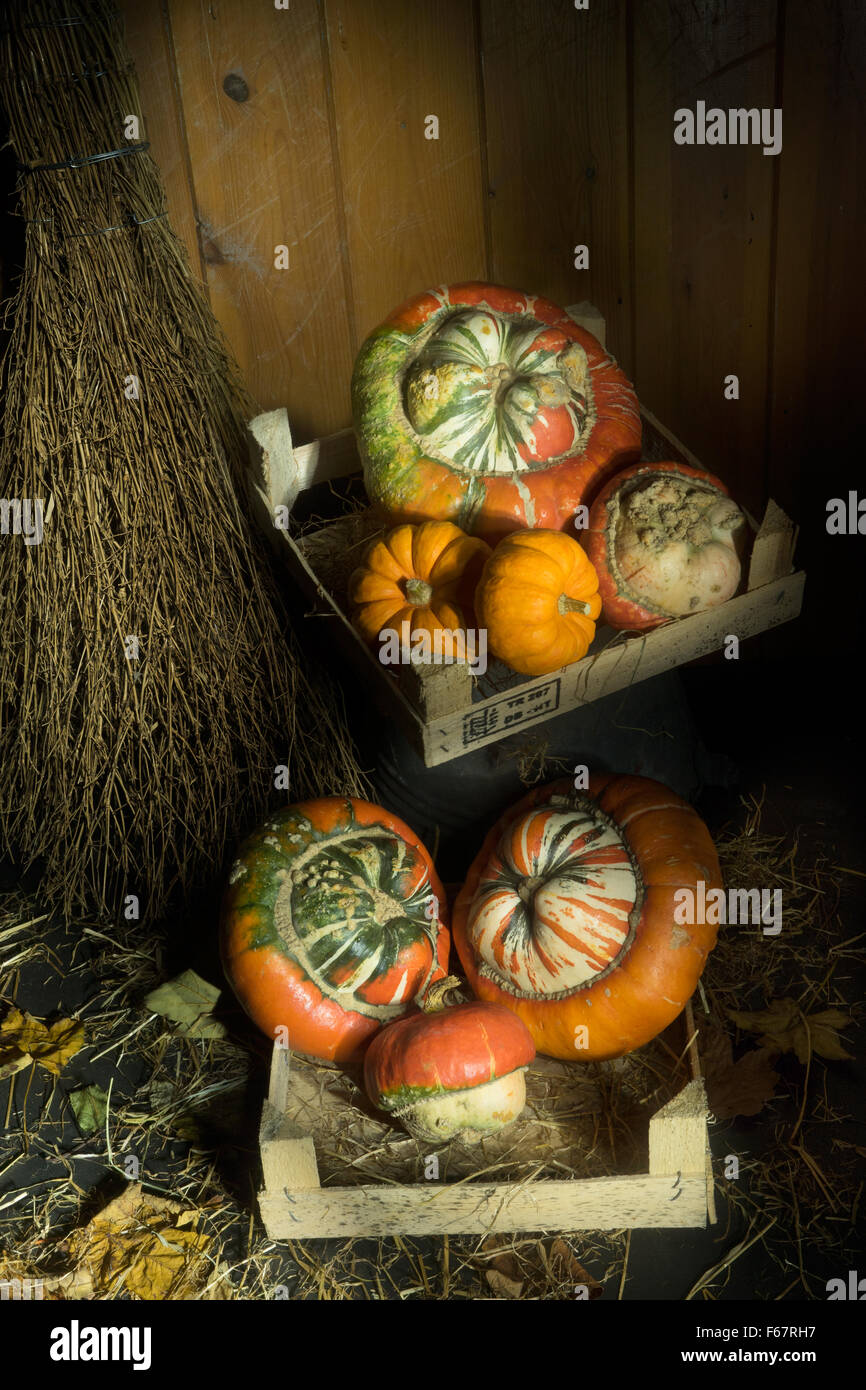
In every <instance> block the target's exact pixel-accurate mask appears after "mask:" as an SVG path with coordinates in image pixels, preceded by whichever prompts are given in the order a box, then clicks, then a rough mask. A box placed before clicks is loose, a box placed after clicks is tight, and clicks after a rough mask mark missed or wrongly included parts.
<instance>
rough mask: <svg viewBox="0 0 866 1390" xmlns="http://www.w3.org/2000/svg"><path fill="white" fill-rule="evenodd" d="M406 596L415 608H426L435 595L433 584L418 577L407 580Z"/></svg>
mask: <svg viewBox="0 0 866 1390" xmlns="http://www.w3.org/2000/svg"><path fill="white" fill-rule="evenodd" d="M405 588H406V597H407V599H408V600H409V602H410V603H411V604H412V607H413V608H426V607H427V604H428V603H429V602H430V600H431V598H432V597H433V585H432V584H428V583H427V580H426V579H418V578H417V577H415V578H412V579H407V580H406V585H405Z"/></svg>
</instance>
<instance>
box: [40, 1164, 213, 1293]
mask: <svg viewBox="0 0 866 1390" xmlns="http://www.w3.org/2000/svg"><path fill="white" fill-rule="evenodd" d="M195 1216H196V1213H189V1212H188V1210H187V1209H185V1208H183V1207H182V1206H181V1205H180V1204H179V1203H178V1202H172V1201H170V1200H169V1199H168V1198H165V1197H153V1196H151V1195H150V1193H147V1192H143V1191H142V1189H141V1184H140V1183H131V1184H130V1185H129V1187H127V1188H126V1189H125V1190H124V1192H123V1193H122V1194H121V1195H120V1196H119V1197H117V1198H116V1199H115V1200H114V1201H113V1202H110V1203H109V1205H108V1206H107V1207H105V1209H104V1210H103V1211H101V1212H99V1213H98V1214H97V1215H96V1216H94V1218H93V1220H92V1221H90V1222H89V1223H88V1225H86V1226H82V1227H79V1229H78V1230H75V1231H73V1232H72V1235H71V1236H70V1237H69V1239H68V1240H67V1241H65V1242H64V1247H63V1248H64V1249H65V1250H66V1252H67V1253H68V1255H69V1256H70V1257H71V1258H72V1259H73V1260H74V1261H75V1264H74V1267H73V1268H72V1269H71V1270H69V1271H67V1273H66V1274H63V1275H61V1276H60V1277H59V1278H57V1279H52V1280H50V1281H47V1282H46V1288H47V1287H48V1286H49V1283H50V1286H51V1288H52V1289H55V1290H56V1291H57V1292H61V1293H62V1294H63V1296H64V1297H66V1298H110V1297H112V1296H114V1295H116V1294H117V1293H120V1292H121V1291H123V1292H125V1293H129V1294H132V1295H133V1296H134V1297H135V1298H141V1299H147V1300H151V1299H166V1298H171V1299H185V1298H190V1297H192V1298H196V1297H198V1294H199V1292H200V1290H201V1289H202V1288H203V1287H204V1286H205V1285H206V1284H207V1282H208V1277H212V1269H211V1266H210V1264H209V1263H205V1261H204V1260H203V1258H202V1257H203V1256H204V1254H205V1253H206V1251H207V1249H208V1247H209V1245H210V1243H211V1237H210V1236H207V1235H204V1234H203V1233H202V1232H200V1231H198V1230H196V1229H194V1228H191V1227H192V1220H191V1218H194V1217H195ZM182 1223H183V1224H182Z"/></svg>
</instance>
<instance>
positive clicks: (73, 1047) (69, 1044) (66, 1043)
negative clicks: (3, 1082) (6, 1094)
mask: <svg viewBox="0 0 866 1390" xmlns="http://www.w3.org/2000/svg"><path fill="white" fill-rule="evenodd" d="M85 1041H86V1039H85V1037H84V1024H83V1023H81V1022H79V1020H78V1019H77V1018H61V1019H58V1020H57V1022H56V1023H50V1024H46V1023H43V1022H42V1020H41V1019H38V1018H33V1017H32V1016H31V1015H30V1014H27V1013H22V1011H21V1010H20V1009H14V1008H13V1009H10V1010H9V1012H8V1014H7V1015H6V1017H5V1018H4V1020H3V1022H2V1023H0V1062H2V1063H3V1064H5V1066H11V1070H14V1069H15V1066H14V1065H11V1064H15V1065H19V1064H20V1061H19V1059H20V1058H21V1056H26V1057H28V1058H29V1059H31V1060H32V1061H34V1062H38V1063H39V1065H40V1067H45V1068H46V1070H47V1071H50V1072H53V1073H54V1075H55V1076H59V1074H60V1072H61V1071H62V1070H63V1068H64V1066H65V1065H66V1063H67V1062H68V1061H69V1059H70V1057H74V1056H75V1054H76V1052H80V1051H81V1049H82V1047H84V1045H85ZM10 1074H11V1071H10Z"/></svg>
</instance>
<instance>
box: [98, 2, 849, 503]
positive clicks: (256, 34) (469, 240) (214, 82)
mask: <svg viewBox="0 0 866 1390" xmlns="http://www.w3.org/2000/svg"><path fill="white" fill-rule="evenodd" d="M123 6H124V8H125V11H126V13H127V16H128V26H127V27H128V38H129V43H130V47H131V49H132V52H133V57H134V58H135V60H136V64H137V68H138V72H139V78H140V82H141V88H142V108H143V114H144V117H145V121H146V129H147V134H148V135H149V137H150V139H151V140H152V141H153V145H154V150H155V153H156V157H157V159H158V160H159V162H160V165H161V167H162V170H163V173H164V176H165V180H166V185H167V191H168V199H169V206H170V209H171V212H172V216H173V220H174V224H175V226H176V228H177V230H178V231H179V232H180V234H181V235H182V236H183V238H184V240H185V241H186V243H187V245H188V247H189V251H190V258H191V263H192V265H193V267H194V269H195V270H196V272H197V273H198V274H200V275H202V276H203V277H204V278H205V281H206V284H207V289H208V293H209V294H210V298H211V302H212V304H213V307H214V310H215V312H216V313H217V315H218V317H219V319H220V321H221V322H222V324H223V325H224V328H225V330H226V332H227V335H228V337H229V340H230V342H231V344H232V346H233V348H234V351H235V353H236V355H237V357H238V360H239V362H240V364H241V367H242V369H243V371H244V373H245V375H246V378H247V381H248V384H249V386H250V389H251V390H252V392H253V394H254V396H255V397H256V399H257V400H258V401H259V403H260V405H261V406H262V407H263V408H270V407H272V406H275V405H280V404H285V405H287V406H288V409H289V413H290V417H291V419H292V421H293V426H294V429H295V433H296V435H297V437H298V439H299V440H300V441H302V442H303V441H306V440H309V439H312V438H315V437H316V436H318V435H321V434H325V433H329V432H331V431H333V430H336V429H339V428H341V427H343V426H344V425H346V424H348V423H349V419H350V417H349V401H348V384H349V377H350V373H351V365H352V360H353V357H354V354H355V352H356V351H357V348H358V346H359V344H360V342H361V341H362V339H363V337H364V336H365V335H366V333H367V332H368V331H369V330H370V329H371V328H372V327H373V326H374V325H375V324H376V323H377V322H378V321H379V320H380V319H381V318H382V317H383V315H384V314H385V313H386V312H387V311H388V309H389V308H391V307H393V306H394V305H395V304H397V303H399V302H400V301H401V300H402V299H404V298H405V297H406V296H408V295H410V294H413V293H416V292H417V291H419V290H421V289H423V288H426V287H427V286H428V285H432V284H436V283H441V282H443V281H448V280H456V279H467V278H476V277H487V278H489V279H493V280H497V281H499V282H500V283H511V284H514V285H520V286H523V287H525V288H530V289H534V290H537V291H541V292H542V293H545V294H547V295H549V296H550V297H551V298H553V299H554V300H557V301H558V302H560V303H571V302H574V301H576V300H581V299H590V300H592V301H594V302H595V303H597V304H598V305H599V306H600V308H601V309H602V311H603V312H604V314H605V317H606V319H607V322H608V342H609V344H610V346H611V348H612V350H613V351H614V352H615V353H616V355H617V356H618V357H619V359H620V361H621V362H622V363H623V365H624V367H625V368H626V370H627V371H628V372H629V373H630V374H631V376H632V377H633V379H634V380H635V383H636V385H637V388H638V391H639V393H640V395H641V397H642V399H643V400H644V402H645V404H646V405H647V406H648V407H649V408H650V409H651V410H653V411H654V412H655V413H656V414H657V415H659V416H660V417H661V418H662V419H663V420H664V421H665V422H666V423H667V424H668V425H669V426H671V427H672V428H673V429H674V431H675V432H676V433H677V434H679V435H680V437H681V438H683V439H684V440H685V441H686V442H687V443H688V445H689V447H690V448H691V449H692V450H693V451H694V452H695V453H696V454H697V455H698V456H699V457H700V458H702V459H703V461H704V462H705V463H706V464H707V466H708V467H711V468H713V469H715V470H717V471H718V472H720V473H721V474H722V476H723V477H725V478H726V480H727V481H728V483H729V484H730V486H731V488H732V490H733V491H734V492H735V494H736V495H737V497H738V498H739V499H740V500H742V501H743V502H745V504H746V505H747V506H749V507H750V508H752V509H755V510H757V509H759V508H760V507H761V505H762V503H763V500H764V498H765V496H766V495H767V494H768V492H769V491H772V492H774V493H775V495H776V496H777V497H778V498H779V500H780V501H781V502H782V503H783V504H784V505H786V506H789V507H794V508H796V506H797V502H798V498H799V497H800V495H801V493H802V491H803V489H802V486H801V481H802V479H803V478H804V477H805V473H806V470H807V468H808V459H807V457H806V452H807V451H806V450H805V448H804V440H806V438H807V437H809V431H810V430H811V431H812V432H813V433H814V431H815V428H816V426H815V421H816V408H817V409H819V410H820V412H821V413H822V417H823V418H825V419H828V420H831V421H832V422H833V430H834V431H835V434H834V438H836V439H837V440H838V442H839V443H840V444H841V439H842V436H843V435H844V433H845V429H846V424H845V411H844V408H843V406H844V403H845V399H846V393H849V392H850V393H851V394H850V395H848V396H847V399H848V400H850V401H853V400H854V399H855V398H856V396H855V394H854V393H856V392H857V388H858V385H859V383H858V382H857V381H856V380H855V374H856V372H857V370H858V365H859V360H860V352H859V333H858V329H859V326H860V324H861V323H862V321H863V309H864V307H866V306H864V304H863V298H862V287H863V281H862V275H861V274H860V272H859V265H860V262H861V260H862V255H861V253H860V250H859V242H860V241H862V235H863V226H864V219H863V211H864V209H863V201H864V187H866V182H864V178H863V170H862V143H863V128H864V127H863V101H862V97H861V96H860V94H859V92H858V90H857V80H858V79H857V74H858V73H862V72H863V71H864V70H866V23H864V12H863V9H862V6H861V5H860V4H859V0H818V3H815V0H762V3H761V4H756V3H754V0H699V3H695V0H604V3H602V0H590V4H589V7H588V9H585V10H579V9H577V8H576V7H575V5H574V3H573V0H428V2H427V3H424V4H421V3H412V4H407V3H405V0H289V3H288V7H287V8H286V9H277V8H276V6H272V5H270V4H268V3H265V0H261V3H256V4H251V3H249V0H211V2H210V3H209V4H205V3H203V0H123ZM698 100H703V101H705V102H706V103H707V106H708V107H709V106H719V107H722V108H724V109H726V110H727V109H728V108H729V107H752V106H756V107H759V108H762V107H766V108H771V109H772V108H774V107H777V106H781V107H782V108H783V113H784V116H783V120H784V125H783V153H782V155H781V156H778V157H771V156H765V155H764V154H763V152H762V150H761V148H760V147H755V146H727V147H725V146H719V147H703V148H698V147H687V146H678V145H675V143H674V141H673V113H674V111H675V110H676V108H678V107H680V106H685V107H690V108H692V109H693V108H694V106H695V103H696V102H697V101H698ZM430 116H435V117H436V118H437V119H438V139H428V138H426V135H425V131H426V129H427V128H428V126H429V122H428V117H430ZM580 244H586V245H587V246H588V248H589V267H588V268H587V269H576V268H575V266H574V248H575V246H577V245H580ZM279 245H284V246H286V247H287V248H288V259H289V265H288V269H277V268H276V267H275V264H274V257H275V247H277V246H279ZM731 373H734V374H736V375H737V377H738V378H739V389H740V396H739V399H738V400H736V401H732V400H726V399H725V395H724V378H725V377H726V376H727V375H729V374H731ZM798 479H799V480H801V481H800V482H798Z"/></svg>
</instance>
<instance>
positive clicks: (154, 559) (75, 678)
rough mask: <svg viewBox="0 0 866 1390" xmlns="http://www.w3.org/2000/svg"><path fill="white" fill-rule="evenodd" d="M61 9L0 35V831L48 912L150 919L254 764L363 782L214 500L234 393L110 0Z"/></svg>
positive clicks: (230, 807) (236, 818)
mask: <svg viewBox="0 0 866 1390" xmlns="http://www.w3.org/2000/svg"><path fill="white" fill-rule="evenodd" d="M73 9H74V15H75V16H79V17H82V18H81V19H80V20H79V22H73V19H70V18H67V20H66V22H62V17H63V15H64V13H65V11H68V7H65V11H64V10H62V9H59V8H58V7H57V6H55V5H52V4H50V3H48V0H25V3H19V4H17V5H15V6H14V7H12V8H11V9H9V8H7V9H6V11H5V13H4V33H3V35H2V38H0V101H2V105H3V108H4V110H5V113H6V117H7V120H8V125H9V134H10V140H11V144H12V147H13V150H14V152H15V155H16V157H17V159H18V162H19V164H20V165H21V166H22V172H21V177H20V185H19V188H20V212H21V214H22V216H23V218H24V219H25V223H26V259H25V265H24V271H23V275H22V278H21V281H20V285H19V288H18V292H17V296H16V298H15V299H14V300H13V301H12V303H11V306H10V308H9V313H8V323H9V325H10V327H11V337H10V342H9V345H8V349H7V352H6V356H5V360H4V364H3V381H2V384H3V392H4V404H3V411H2V443H0V498H2V499H6V503H7V504H8V505H6V506H5V508H4V514H3V521H4V526H3V530H4V532H5V534H3V535H0V632H2V647H0V841H2V844H3V848H4V849H5V850H6V852H8V853H11V854H12V855H13V858H14V860H15V863H16V864H17V865H18V866H19V867H20V868H21V869H22V870H24V869H26V868H27V867H28V866H30V865H38V866H39V868H40V870H41V878H40V891H41V893H42V894H43V896H44V897H45V899H46V900H48V901H52V900H58V901H59V902H60V903H62V905H63V906H64V908H65V909H66V911H67V912H72V911H75V910H76V909H88V908H93V907H95V908H96V909H97V910H101V911H106V912H117V911H118V910H119V909H120V907H121V905H122V904H123V902H124V899H125V897H126V895H127V894H135V895H136V896H137V897H138V898H139V900H140V913H141V916H142V917H150V918H154V917H157V916H159V915H160V913H161V912H162V911H163V910H164V909H165V907H166V905H167V903H168V902H169V900H170V898H171V895H172V893H173V891H174V890H175V889H178V890H182V891H183V892H184V893H185V894H186V895H187V896H188V895H189V892H190V890H191V889H193V888H194V887H197V886H198V885H199V884H201V882H202V881H204V879H205V878H206V877H207V876H208V875H210V874H212V873H213V871H214V870H215V869H218V868H219V866H220V864H221V861H222V860H223V856H224V852H225V848H226V845H227V843H228V842H229V841H231V840H232V839H234V838H235V837H236V835H237V834H238V833H239V832H240V831H241V830H242V829H244V828H245V827H247V826H248V825H249V824H250V822H251V821H253V820H254V819H255V818H256V817H258V816H260V815H262V814H264V811H265V808H266V807H267V805H268V804H269V802H270V801H271V800H272V797H273V789H274V778H275V773H274V769H275V767H276V766H277V765H280V764H288V765H289V768H290V777H291V781H290V786H289V788H288V794H289V796H290V798H291V799H297V798H298V797H300V796H303V795H309V794H314V793H319V792H322V793H324V792H350V791H351V792H356V793H357V792H363V790H364V783H363V777H362V775H361V774H360V772H359V769H358V766H357V764H356V762H355V758H354V753H353V750H352V746H351V742H350V739H349V737H348V734H347V732H346V728H345V722H344V715H343V711H342V707H341V705H340V704H339V701H338V699H337V697H336V696H335V695H333V694H332V693H331V692H330V690H329V688H328V687H327V686H326V685H325V684H324V683H323V680H322V677H321V675H320V674H318V673H315V672H312V671H311V670H310V664H309V661H308V659H307V658H306V657H305V656H303V655H302V654H301V653H300V652H299V651H298V648H297V647H296V646H295V644H294V642H293V640H292V636H291V632H290V631H289V624H288V619H287V617H286V615H285V613H284V611H283V610H282V607H281V604H280V601H279V598H278V596H277V592H276V590H275V588H274V586H273V583H272V580H271V578H270V576H269V574H268V571H267V568H266V564H265V562H264V561H263V558H262V554H261V553H260V549H259V544H258V542H257V541H256V539H255V537H254V530H253V528H252V526H251V525H250V524H249V523H248V521H247V517H246V513H245V510H244V507H243V506H242V504H241V501H240V500H239V499H240V496H241V495H242V493H241V488H240V486H239V481H238V474H237V469H238V466H239V463H240V461H241V460H242V459H243V457H244V455H245V445H244V435H243V422H244V419H245V418H249V416H250V415H251V414H252V413H255V408H254V406H253V405H252V402H250V401H248V400H247V399H246V398H245V396H244V393H243V390H242V388H241V387H240V385H239V383H238V379H237V375H236V372H235V370H234V368H233V366H232V364H231V363H230V360H229V357H228V354H227V351H226V348H225V345H224V343H223V341H222V339H221V337H220V334H219V330H218V327H217V325H216V323H215V320H214V319H213V316H212V314H211V312H210V310H209V308H208V306H207V303H206V301H205V298H204V295H203V294H202V292H201V289H200V288H199V286H198V285H196V284H195V283H194V281H193V280H192V278H191V276H190V272H189V268H188V264H187V261H186V256H185V252H184V249H183V248H182V246H181V243H180V242H179V240H178V239H177V237H176V236H175V235H174V233H173V232H172V230H171V227H170V225H169V223H168V220H167V218H166V215H165V206H166V205H165V196H164V191H163V188H162V185H161V182H160V177H159V172H158V170H157V168H156V166H155V164H154V163H153V161H152V159H151V157H150V155H149V153H148V150H147V148H146V141H145V139H144V136H145V135H146V132H145V131H144V129H143V123H142V129H141V132H140V138H139V139H138V140H135V139H127V138H126V131H127V130H129V129H130V127H129V126H128V124H127V117H128V116H130V115H135V114H139V115H140V111H141V107H140V102H139V97H138V89H137V83H136V79H135V74H134V71H133V68H132V65H131V62H130V60H129V57H128V54H127V52H126V50H125V48H124V46H123V42H122V37H121V33H120V29H119V23H120V21H119V19H118V17H117V13H116V11H115V10H114V8H113V4H112V0H83V3H78V2H77V3H76V5H75V6H74V7H73ZM73 18H74V17H73ZM96 156H99V158H96ZM19 503H20V504H23V509H19V507H18V505H17V504H19ZM28 504H29V507H30V510H29V511H28ZM40 504H41V507H42V520H41V532H42V534H41V540H40V539H39V537H38V525H37V518H38V515H39V511H38V509H39V506H40ZM28 529H29V531H30V536H29V541H28V538H27V537H25V535H24V534H23V532H24V531H25V530H28ZM16 530H17V531H18V532H19V534H15V532H16ZM136 652H137V655H136ZM285 795H286V793H285V792H284V793H283V796H285Z"/></svg>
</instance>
